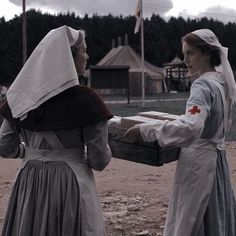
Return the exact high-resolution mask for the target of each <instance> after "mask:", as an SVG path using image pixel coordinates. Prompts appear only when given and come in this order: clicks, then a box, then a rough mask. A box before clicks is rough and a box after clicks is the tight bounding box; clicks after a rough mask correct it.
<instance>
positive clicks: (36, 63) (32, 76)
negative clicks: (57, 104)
mask: <svg viewBox="0 0 236 236" xmlns="http://www.w3.org/2000/svg"><path fill="white" fill-rule="evenodd" d="M83 40H84V33H83V31H82V32H81V31H79V30H75V29H72V28H70V27H68V26H61V27H59V28H56V29H54V30H51V31H50V32H49V33H48V34H47V35H46V36H45V37H44V38H43V39H42V40H41V42H40V43H39V44H38V46H37V47H36V48H35V50H34V51H33V52H32V54H31V56H30V57H29V59H28V60H27V62H26V63H25V65H24V66H23V68H22V69H21V71H20V72H19V74H18V75H17V77H16V79H15V81H14V82H13V83H12V85H11V86H10V88H9V89H8V91H7V94H6V97H7V101H8V104H9V107H10V109H11V112H12V115H13V117H15V118H20V119H21V120H22V119H24V118H26V117H27V113H28V112H29V111H30V110H33V109H35V108H37V107H39V106H40V105H41V104H42V103H44V102H45V101H47V100H48V99H49V98H51V97H53V96H55V95H57V94H59V93H61V92H62V91H64V90H66V89H68V88H70V87H72V86H74V85H77V84H79V81H78V75H77V72H76V68H75V64H74V60H73V56H72V53H71V46H75V47H79V46H80V45H81V44H82V42H83Z"/></svg>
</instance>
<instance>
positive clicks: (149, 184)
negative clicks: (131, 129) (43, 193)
mask: <svg viewBox="0 0 236 236" xmlns="http://www.w3.org/2000/svg"><path fill="white" fill-rule="evenodd" d="M227 151H228V161H229V167H230V172H231V180H232V183H233V188H234V191H235V192H236V142H230V143H227ZM19 165H20V161H19V160H6V159H3V158H0V232H1V228H2V224H3V221H4V215H5V211H6V207H7V202H8V198H9V194H10V191H11V188H12V185H13V182H14V177H15V175H16V173H17V170H18V167H19ZM175 167H176V163H169V164H166V165H164V166H161V167H152V166H148V165H143V164H138V163H134V162H129V161H124V160H119V159H115V158H113V159H112V161H111V162H110V164H109V165H108V167H107V168H106V169H105V170H104V171H103V172H95V177H96V183H97V190H98V193H99V197H100V200H101V204H102V208H103V213H104V217H105V220H106V228H107V234H108V236H123V235H125V236H131V235H146V236H148V235H153V236H154V235H155V236H157V235H160V236H161V235H162V233H163V228H164V221H165V217H166V212H167V206H168V198H169V194H170V190H171V185H172V181H173V177H174V172H175Z"/></svg>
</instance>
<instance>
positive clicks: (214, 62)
mask: <svg viewBox="0 0 236 236" xmlns="http://www.w3.org/2000/svg"><path fill="white" fill-rule="evenodd" d="M183 42H186V43H187V44H189V45H191V46H192V47H196V48H198V49H199V50H200V51H201V52H202V53H203V54H208V55H210V58H211V59H210V63H211V66H219V65H220V64H221V59H220V54H221V51H220V49H219V48H218V47H216V46H213V45H210V44H208V43H207V42H205V41H204V40H202V39H201V38H199V37H198V36H197V35H195V34H193V33H188V34H186V35H185V36H184V37H182V43H183Z"/></svg>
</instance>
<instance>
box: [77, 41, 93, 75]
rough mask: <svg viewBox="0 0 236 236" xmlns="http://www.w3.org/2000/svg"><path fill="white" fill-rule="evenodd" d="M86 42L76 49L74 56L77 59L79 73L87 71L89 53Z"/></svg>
mask: <svg viewBox="0 0 236 236" xmlns="http://www.w3.org/2000/svg"><path fill="white" fill-rule="evenodd" d="M86 48H87V46H86V43H85V42H84V43H82V44H81V46H80V47H79V48H77V49H76V53H75V56H74V61H75V67H76V71H77V73H78V75H82V74H84V72H85V68H86V64H87V60H88V58H89V57H88V54H87V52H86Z"/></svg>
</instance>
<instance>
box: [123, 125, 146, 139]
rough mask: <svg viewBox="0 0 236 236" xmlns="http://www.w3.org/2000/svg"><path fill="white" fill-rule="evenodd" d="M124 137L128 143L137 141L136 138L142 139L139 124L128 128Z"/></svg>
mask: <svg viewBox="0 0 236 236" xmlns="http://www.w3.org/2000/svg"><path fill="white" fill-rule="evenodd" d="M124 137H125V138H127V139H128V141H129V142H130V143H134V142H137V141H138V140H142V136H141V133H140V129H139V125H135V126H133V127H131V128H129V129H128V130H127V131H126V132H125V134H124Z"/></svg>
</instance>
